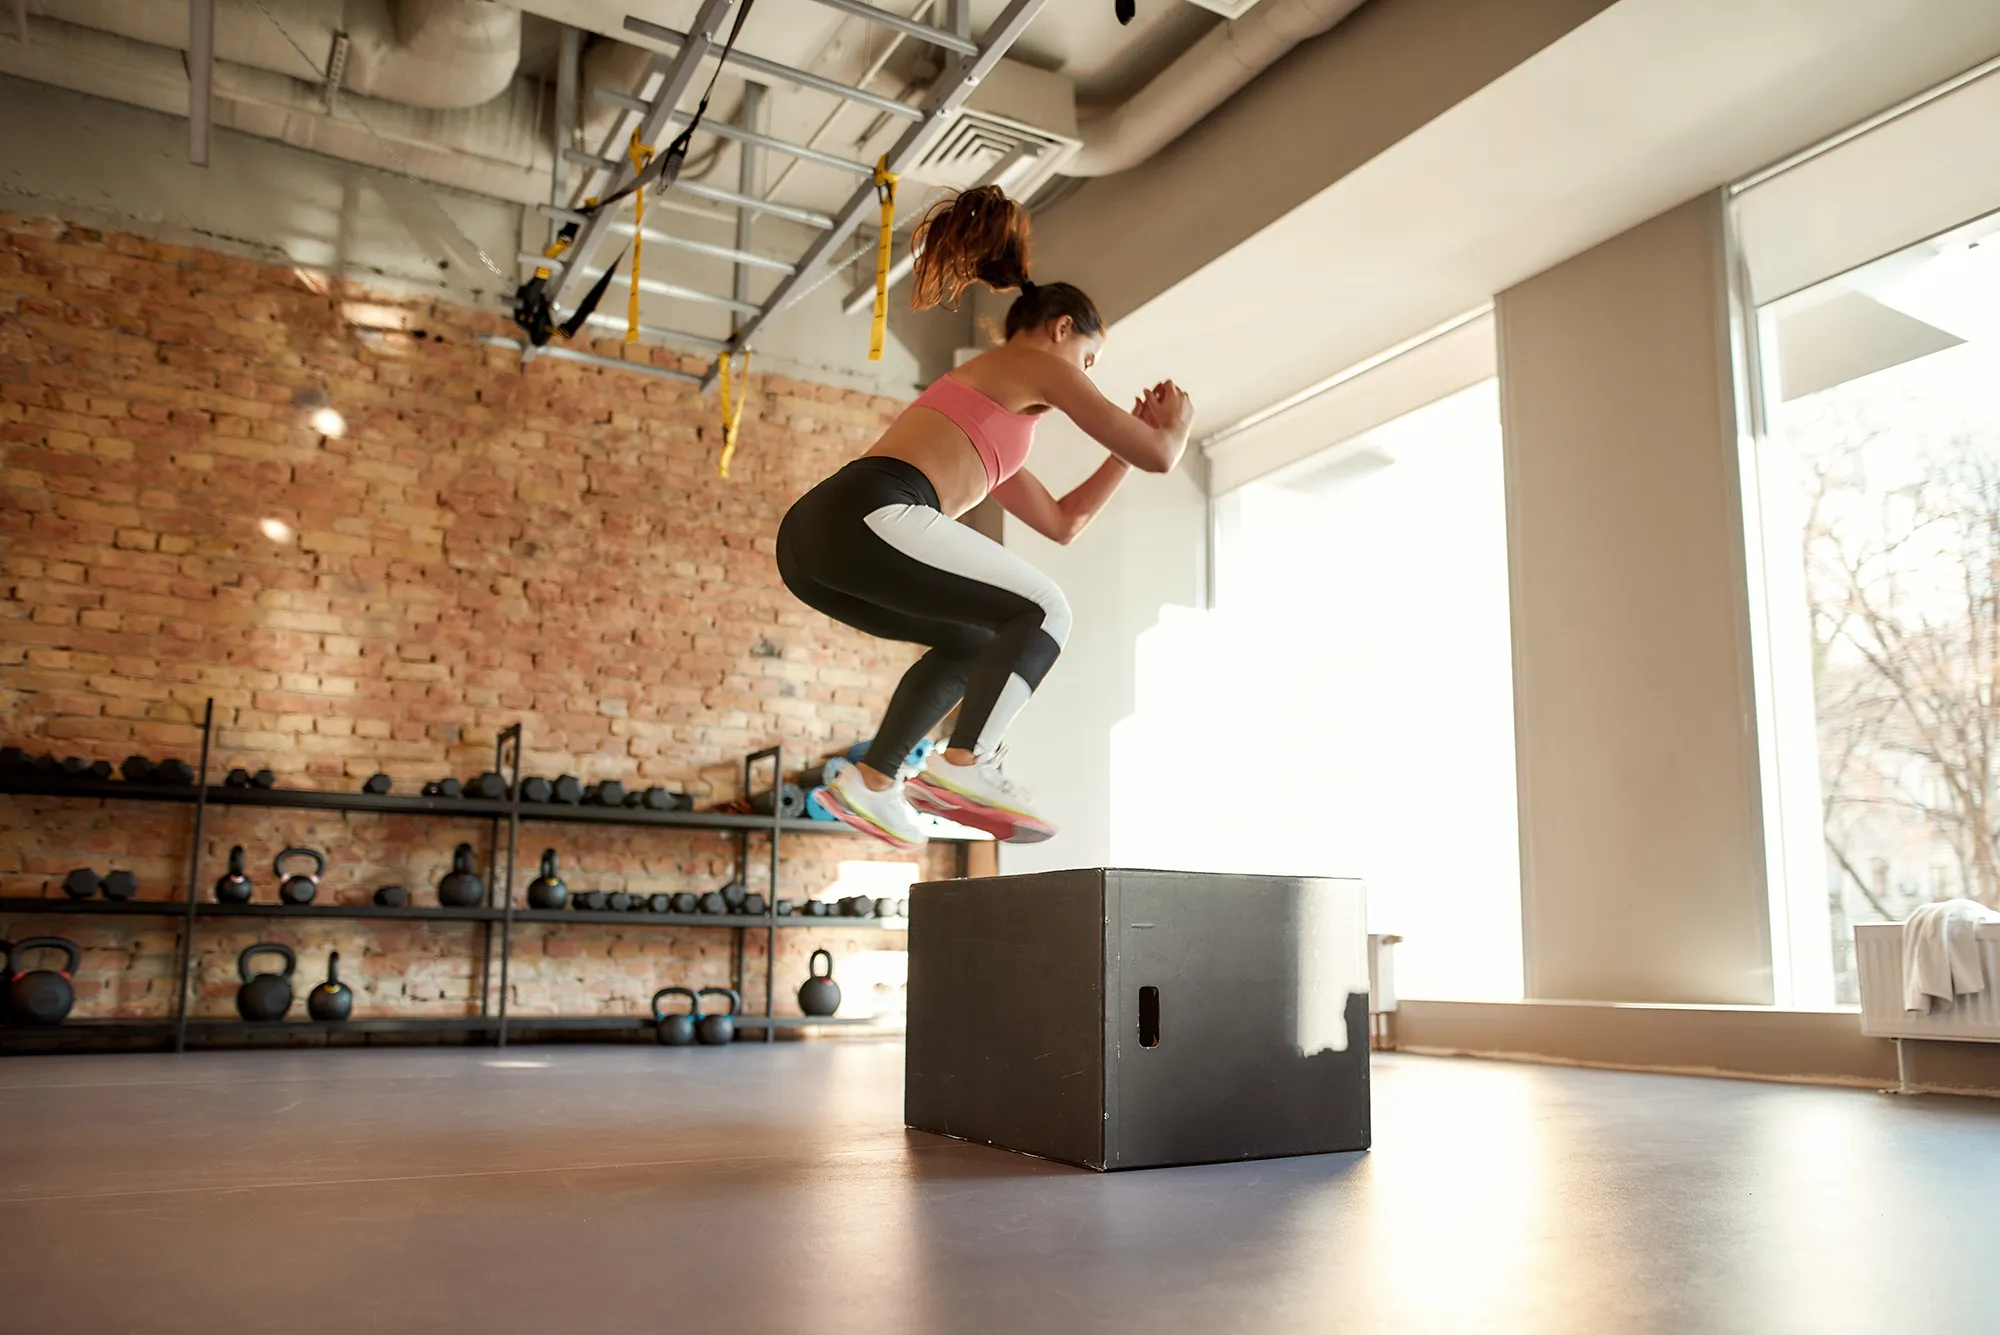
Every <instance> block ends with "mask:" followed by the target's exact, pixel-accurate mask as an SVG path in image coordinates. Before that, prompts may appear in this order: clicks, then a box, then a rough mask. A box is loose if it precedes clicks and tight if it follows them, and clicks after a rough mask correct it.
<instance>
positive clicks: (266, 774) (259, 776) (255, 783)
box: [250, 769, 278, 788]
mask: <svg viewBox="0 0 2000 1335" xmlns="http://www.w3.org/2000/svg"><path fill="white" fill-rule="evenodd" d="M250 786H251V787H252V788H276V787H277V786H278V776H277V775H275V774H273V773H271V771H269V770H267V769H260V770H258V771H257V772H256V773H255V774H252V775H251V776H250Z"/></svg>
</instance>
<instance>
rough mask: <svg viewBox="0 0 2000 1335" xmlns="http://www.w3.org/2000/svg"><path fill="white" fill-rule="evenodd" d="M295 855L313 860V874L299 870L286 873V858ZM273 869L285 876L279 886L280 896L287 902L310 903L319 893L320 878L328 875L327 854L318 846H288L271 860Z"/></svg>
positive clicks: (278, 874)
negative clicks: (302, 873)
mask: <svg viewBox="0 0 2000 1335" xmlns="http://www.w3.org/2000/svg"><path fill="white" fill-rule="evenodd" d="M295 857H297V858H311V859H312V860H313V869H312V875H310V876H303V875H300V874H299V873H297V872H293V873H292V874H291V875H289V876H286V875H285V860H286V859H287V858H295ZM271 871H272V873H273V874H275V875H277V876H282V877H284V880H283V881H282V882H281V883H280V884H279V886H278V898H280V899H282V900H284V901H285V902H286V903H287V904H310V903H312V902H313V896H314V895H316V894H318V893H319V878H320V877H322V876H324V875H326V854H324V853H322V852H320V851H319V850H318V849H317V848H288V849H286V850H285V851H284V852H282V853H280V854H278V856H277V857H275V858H273V859H272V860H271Z"/></svg>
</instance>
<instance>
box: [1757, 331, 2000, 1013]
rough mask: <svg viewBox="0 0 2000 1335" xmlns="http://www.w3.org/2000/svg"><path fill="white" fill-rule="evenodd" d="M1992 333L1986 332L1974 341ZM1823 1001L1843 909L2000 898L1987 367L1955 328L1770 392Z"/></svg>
mask: <svg viewBox="0 0 2000 1335" xmlns="http://www.w3.org/2000/svg"><path fill="white" fill-rule="evenodd" d="M1989 346H1990V345H1989ZM1781 420H1782V429H1783V434H1784V440H1785V444H1786V446H1787V447H1789V448H1790V449H1791V450H1793V451H1795V453H1796V457H1797V460H1798V462H1799V465H1800V469H1801V473H1802V475H1803V479H1804V485H1805V487H1806V489H1807V496H1806V522H1805V525H1804V532H1803V540H1804V543H1803V546H1804V549H1803V551H1802V552H1801V553H1800V555H1801V557H1802V559H1803V560H1804V563H1805V584H1806V598H1807V603H1808V611H1809V616H1810V626H1811V635H1812V664H1813V692H1814V703H1815V706H1816V710H1817V720H1818V740H1819V751H1820V779H1821V786H1820V794H1821V801H1822V806H1823V819H1824V832H1825V840H1826V853H1827V878H1828V879H1827V891H1828V897H1829V907H1830V909H1831V913H1832V918H1833V936H1834V943H1833V945H1834V966H1835V989H1836V999H1837V1000H1839V1001H1841V1002H1847V1003H1851V1002H1854V1001H1855V1000H1857V998H1858V994H1857V991H1856V986H1855V979H1854V964H1853V929H1852V924H1853V923H1854V922H1855V921H1857V920H1858V921H1898V920H1901V919H1903V918H1905V917H1907V916H1908V915H1909V913H1910V911H1911V910H1912V909H1913V908H1915V907H1916V906H1917V905H1919V904H1923V903H1926V902H1929V901H1932V900H1937V899H1950V898H1955V897H1960V896H1963V897H1966V898H1970V899H1976V900H1978V901H1979V902H1981V903H1984V904H1988V905H1993V906H1995V907H2000V366H1996V364H1995V358H1994V356H1993V355H1992V353H1991V352H1988V351H1986V350H1985V349H1983V348H1981V347H1980V346H1978V345H1975V344H1966V345H1963V346H1961V347H1958V348H1954V349H1952V350H1950V351H1947V352H1941V353H1936V354H1933V355H1932V356H1929V357H1924V358H1921V359H1918V360H1915V361H1912V362H1908V363H1905V364H1903V365H1900V366H1895V367H1891V368H1889V369H1888V370H1885V371H1880V372H1877V373H1876V374H1874V375H1870V376H1865V377H1862V378H1859V379H1856V380H1851V381H1848V382H1845V383H1843V384H1839V385H1836V386H1834V387H1833V388H1831V389H1827V390H1824V391H1821V392H1819V393H1817V394H1813V395H1810V396H1807V397H1804V398H1801V399H1798V400H1796V401H1794V402H1792V403H1790V404H1787V405H1785V408H1784V411H1783V416H1782V419H1781Z"/></svg>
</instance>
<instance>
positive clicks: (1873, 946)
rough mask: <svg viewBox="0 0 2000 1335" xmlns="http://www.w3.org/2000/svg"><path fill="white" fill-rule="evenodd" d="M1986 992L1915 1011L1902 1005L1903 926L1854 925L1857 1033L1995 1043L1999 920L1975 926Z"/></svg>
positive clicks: (1999, 1034)
mask: <svg viewBox="0 0 2000 1335" xmlns="http://www.w3.org/2000/svg"><path fill="white" fill-rule="evenodd" d="M1979 953H1980V957H1981V959H1982V960H1983V961H1984V963H1985V966H1986V990H1985V991H1983V992H1976V993H1974V994H1973V995H1971V996H1968V997H1960V998H1959V999H1958V1000H1957V1001H1954V1002H1953V1003H1952V1004H1951V1007H1950V1009H1948V1010H1940V1011H1933V1012H1932V1013H1930V1014H1928V1015H1917V1014H1913V1013H1911V1012H1909V1011H1905V1010H1904V1009H1903V924H1901V923H1899V922H1868V923H1858V924H1856V926H1855V928H1854V962H1855V968H1856V972H1857V973H1858V974H1859V975H1860V980H1861V1032H1862V1033H1864V1034H1867V1035H1868V1036H1869V1037H1871V1038H1940V1039H1962V1040H1966V1041H1970V1042H1978V1043H2000V923H1987V924H1983V925H1981V926H1980V928H1979Z"/></svg>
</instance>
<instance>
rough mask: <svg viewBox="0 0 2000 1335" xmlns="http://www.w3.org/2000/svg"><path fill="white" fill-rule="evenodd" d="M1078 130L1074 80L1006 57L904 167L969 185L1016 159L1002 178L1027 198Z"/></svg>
mask: <svg viewBox="0 0 2000 1335" xmlns="http://www.w3.org/2000/svg"><path fill="white" fill-rule="evenodd" d="M1079 142H1080V138H1079V136H1078V134H1077V128H1076V88H1075V85H1073V84H1072V83H1070V81H1069V80H1068V79H1065V78H1063V77H1062V76H1061V75H1059V74H1050V73H1048V72H1047V71H1045V70H1038V69H1035V68H1033V67H1032V66H1028V65H1023V64H1020V63H1019V62H1017V61H1012V60H1003V61H1001V62H1000V63H999V64H998V65H997V66H995V67H994V69H993V72H992V73H991V74H989V75H987V76H986V79H985V81H984V82H982V83H981V84H980V85H979V87H978V89H976V90H975V91H974V92H973V94H972V96H971V97H970V98H968V99H967V100H966V104H965V106H964V108H963V109H962V110H961V111H960V112H959V113H958V114H957V115H956V116H954V117H953V118H952V120H951V124H950V125H948V126H947V127H945V130H944V133H943V134H941V135H940V136H939V137H938V140H937V142H936V143H935V144H933V145H931V147H930V150H929V151H928V152H926V153H925V154H924V155H923V157H922V158H921V159H919V160H918V162H917V163H916V165H915V166H913V167H911V168H910V170H909V171H908V172H907V173H906V175H908V176H911V177H914V178H915V179H916V180H918V181H920V182H922V183H923V184H924V185H926V186H949V187H952V188H953V189H958V190H963V189H965V188H966V187H968V186H973V185H977V184H979V183H980V182H981V181H984V180H988V179H989V178H991V176H992V175H993V173H994V172H996V171H998V170H1000V169H1001V168H1002V167H1003V165H1004V164H1006V163H1008V161H1009V160H1010V159H1013V160H1014V161H1015V164H1016V165H1014V166H1013V167H1012V168H1010V169H1009V170H1007V172H1006V176H1005V179H1004V180H1003V181H1002V182H1001V183H1002V184H1003V185H1005V186H1006V188H1007V193H1009V194H1011V195H1013V196H1014V197H1015V198H1016V199H1024V198H1026V197H1027V196H1028V195H1029V194H1030V193H1032V192H1033V191H1034V190H1035V188H1036V187H1038V186H1040V185H1041V183H1042V182H1043V181H1045V180H1047V179H1048V178H1049V177H1050V176H1051V175H1053V174H1054V173H1055V171H1056V170H1057V168H1058V167H1060V166H1061V165H1062V163H1063V162H1064V160H1066V159H1067V158H1068V157H1069V155H1070V153H1071V151H1073V150H1074V149H1075V148H1076V146H1077V144H1078V143H1079Z"/></svg>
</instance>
